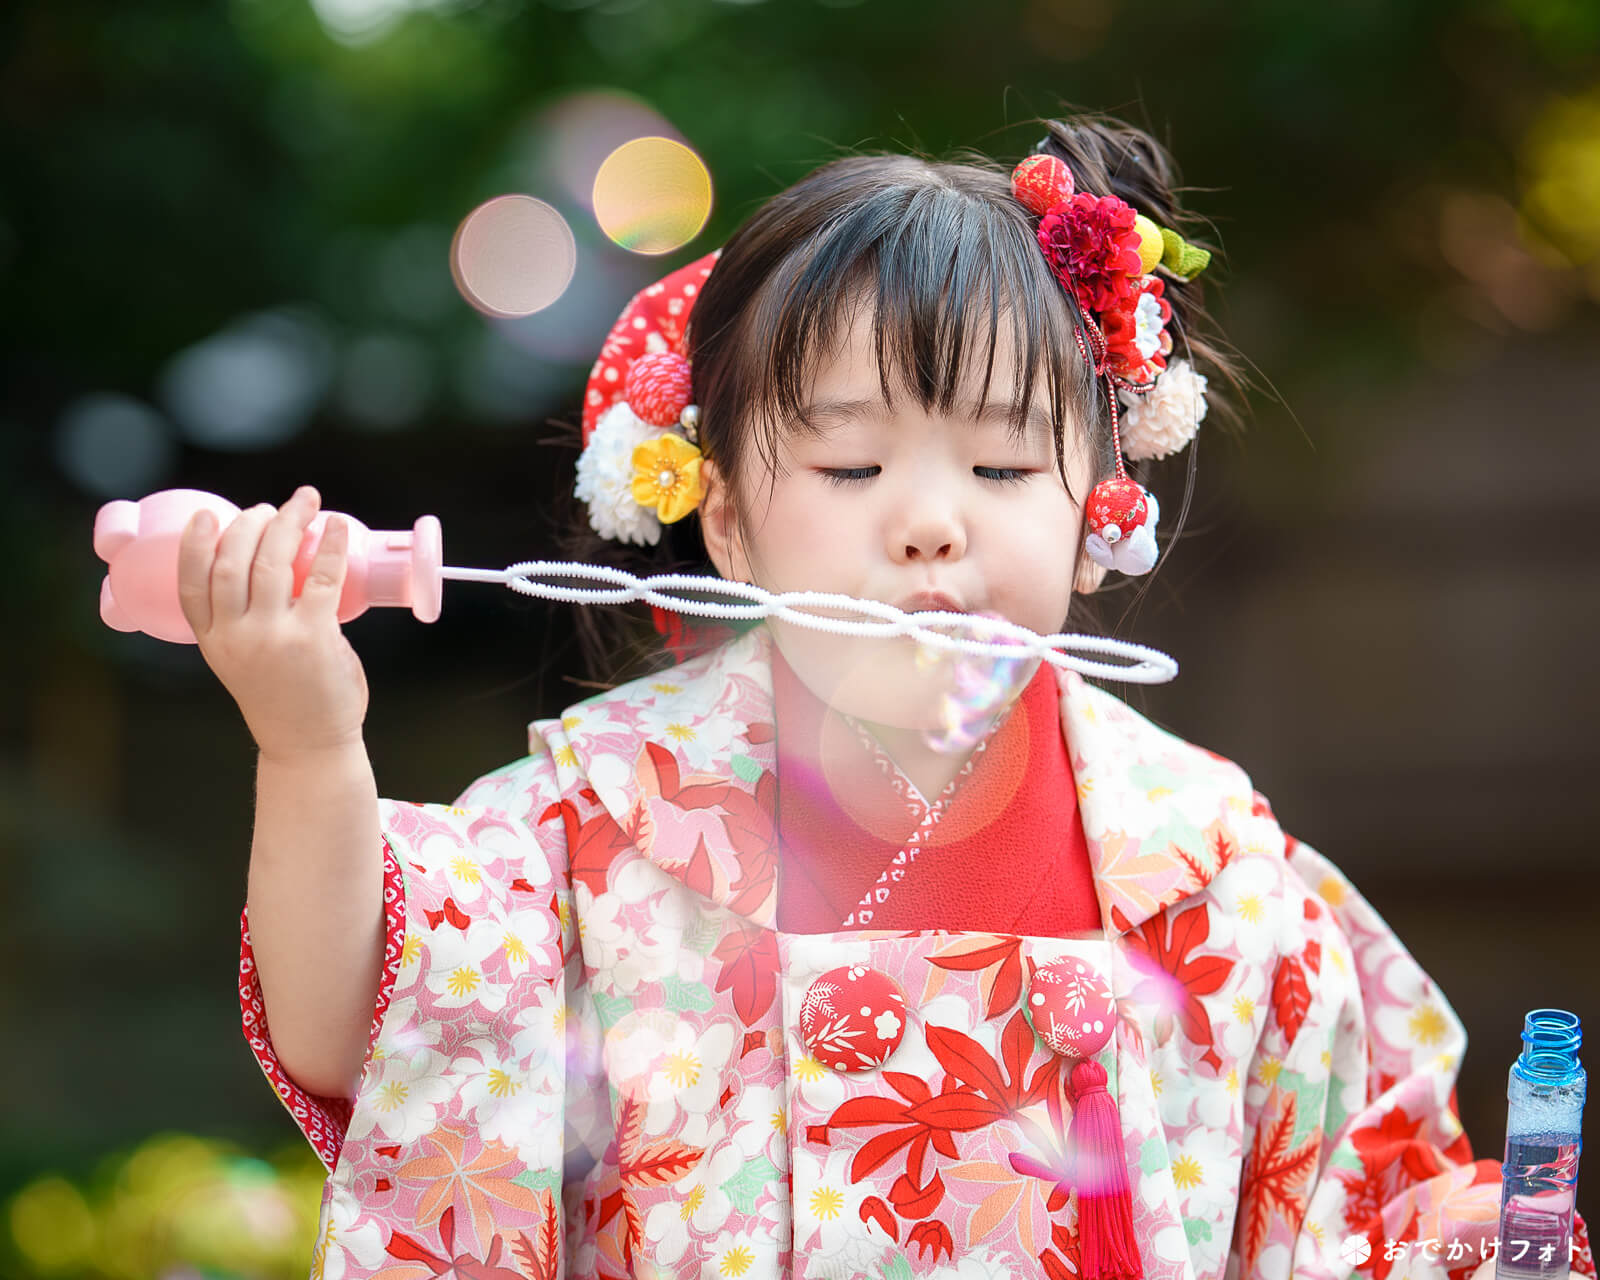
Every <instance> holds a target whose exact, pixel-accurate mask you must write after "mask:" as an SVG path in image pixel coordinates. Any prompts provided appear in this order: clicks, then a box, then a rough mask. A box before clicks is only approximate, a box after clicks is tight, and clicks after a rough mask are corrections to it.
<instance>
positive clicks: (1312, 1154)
mask: <svg viewBox="0 0 1600 1280" xmlns="http://www.w3.org/2000/svg"><path fill="white" fill-rule="evenodd" d="M1297 1099H1298V1095H1297V1094H1296V1093H1295V1092H1294V1091H1293V1090H1284V1089H1279V1088H1278V1087H1277V1086H1276V1085H1274V1086H1273V1087H1272V1092H1271V1093H1270V1094H1269V1095H1268V1097H1267V1102H1266V1105H1265V1106H1264V1107H1263V1108H1262V1112H1261V1117H1260V1118H1259V1119H1258V1120H1257V1121H1256V1137H1255V1143H1254V1144H1253V1145H1252V1147H1251V1149H1250V1154H1249V1156H1248V1157H1246V1159H1245V1162H1244V1175H1243V1182H1242V1185H1241V1188H1240V1192H1239V1202H1240V1207H1239V1227H1240V1231H1241V1232H1242V1233H1243V1236H1244V1261H1245V1266H1246V1267H1247V1268H1248V1267H1253V1266H1254V1265H1255V1263H1256V1259H1257V1258H1258V1257H1259V1256H1260V1254H1261V1249H1262V1246H1264V1245H1265V1244H1266V1242H1267V1229H1268V1227H1269V1226H1271V1224H1272V1222H1273V1220H1274V1219H1277V1220H1279V1221H1281V1222H1286V1223H1287V1224H1288V1226H1289V1230H1290V1232H1291V1233H1293V1232H1298V1231H1299V1230H1300V1223H1301V1221H1302V1219H1304V1218H1305V1216H1306V1191H1307V1188H1308V1187H1309V1184H1310V1179H1311V1175H1312V1173H1313V1171H1314V1170H1315V1169H1316V1164H1317V1153H1318V1152H1319V1151H1320V1150H1321V1149H1322V1135H1321V1133H1320V1132H1319V1131H1317V1130H1313V1131H1312V1132H1311V1133H1310V1134H1309V1135H1308V1136H1307V1138H1306V1140H1305V1141H1304V1142H1302V1143H1301V1144H1300V1145H1299V1146H1298V1147H1295V1146H1291V1145H1290V1142H1291V1139H1292V1138H1293V1136H1294V1126H1295V1112H1296V1107H1297Z"/></svg>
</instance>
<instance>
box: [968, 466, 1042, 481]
mask: <svg viewBox="0 0 1600 1280" xmlns="http://www.w3.org/2000/svg"><path fill="white" fill-rule="evenodd" d="M972 473H973V474H974V475H975V476H977V477H978V478H979V479H980V480H993V481H994V482H995V483H996V484H1021V483H1022V482H1023V481H1024V480H1026V479H1027V478H1028V477H1029V476H1031V475H1032V474H1033V472H1031V471H1027V470H1024V469H1023V468H1020V467H973V468H972Z"/></svg>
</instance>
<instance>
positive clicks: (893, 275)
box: [696, 157, 1100, 480]
mask: <svg viewBox="0 0 1600 1280" xmlns="http://www.w3.org/2000/svg"><path fill="white" fill-rule="evenodd" d="M852 169H857V170H859V172H857V173H855V174H852V173H851V170H852ZM823 172H832V173H833V174H835V175H838V176H839V177H840V178H842V179H844V180H845V181H844V182H843V183H841V184H840V185H843V186H847V187H853V188H854V189H853V190H851V191H850V197H851V198H849V199H847V200H841V201H839V202H838V206H837V207H836V208H834V209H831V210H828V209H827V206H829V205H832V204H833V202H832V201H829V200H826V199H822V200H819V201H817V204H818V205H820V206H823V208H821V209H819V211H818V216H817V218H816V223H817V225H816V226H815V228H814V230H812V232H811V234H809V235H805V236H803V237H792V238H790V239H789V242H788V244H787V245H784V246H783V247H782V248H783V251H782V252H775V253H773V255H772V257H771V259H769V261H770V266H769V267H768V269H767V270H766V271H765V272H764V273H762V274H761V275H759V276H757V277H756V278H755V279H753V280H751V282H750V283H751V284H752V285H754V288H753V289H752V290H751V292H750V294H747V295H746V308H745V309H744V316H743V320H744V323H743V324H740V325H737V326H736V327H737V328H739V329H742V330H743V332H742V333H741V334H739V335H738V338H737V342H736V348H735V350H730V351H729V352H728V354H729V355H730V356H732V357H733V358H732V359H731V360H730V361H729V364H730V365H731V366H734V367H731V368H729V369H728V371H727V375H726V379H725V381H726V383H727V385H724V386H719V387H716V388H710V387H708V388H706V392H707V393H708V395H707V399H711V398H712V397H713V396H714V397H715V398H716V399H718V400H722V397H723V395H726V397H727V399H726V400H723V403H726V404H732V405H739V406H741V408H742V411H743V412H742V415H741V416H743V417H744V418H745V423H744V425H745V427H746V429H747V430H749V431H750V433H751V435H752V436H753V437H754V438H755V442H756V444H757V447H758V449H759V450H760V452H761V454H762V455H763V457H764V459H765V461H766V463H767V465H768V467H769V468H770V469H772V470H774V471H775V470H776V467H777V459H778V457H779V445H780V443H781V441H782V439H783V435H784V433H785V432H790V431H805V432H817V431H818V430H819V429H820V428H819V427H818V426H817V424H816V423H814V422H813V421H812V420H811V419H810V417H809V416H808V400H809V396H810V387H811V382H812V379H813V377H814V375H815V372H816V370H817V368H818V367H819V366H820V365H821V364H822V363H823V362H824V361H826V360H827V359H829V358H831V357H832V356H834V355H836V354H837V353H838V352H839V350H840V348H841V345H842V344H843V342H844V341H845V339H846V337H847V336H848V335H849V334H850V332H851V331H852V328H853V327H854V326H855V325H856V324H857V323H859V322H860V321H862V320H865V319H867V312H868V309H869V308H870V326H869V327H868V329H867V330H866V331H867V332H870V334H871V336H872V346H873V356H874V359H875V362H876V365H877V373H878V382H879V386H880V388H881V391H882V395H883V399H884V402H885V404H886V405H887V406H889V407H890V408H891V410H892V408H893V406H894V404H895V403H896V401H897V400H898V398H899V397H901V396H909V397H910V398H911V400H912V401H913V402H914V403H915V404H917V405H918V406H919V407H920V408H922V409H923V410H924V411H925V412H927V413H929V414H932V415H940V416H947V415H951V414H956V413H959V412H961V411H962V410H963V409H965V408H966V407H967V404H966V402H967V401H968V399H969V398H970V396H971V393H972V391H973V390H975V391H976V399H977V402H978V403H980V404H981V403H984V402H985V401H987V400H988V396H989V390H990V387H991V384H992V383H993V381H994V378H995V375H996V373H997V366H996V361H997V359H1000V358H1002V357H1003V358H1006V359H1008V360H1009V362H1010V364H1011V368H1010V370H1009V372H1010V374H1011V381H1010V386H1011V387H1012V388H1014V389H1015V395H1014V396H1013V397H1012V398H1011V400H1010V402H1009V404H1008V405H1007V413H1006V419H1007V423H1008V425H1009V427H1010V429H1011V430H1012V431H1013V432H1014V433H1016V434H1018V435H1020V434H1022V433H1023V432H1024V431H1025V430H1026V429H1027V425H1028V421H1029V415H1030V414H1031V413H1032V411H1033V408H1034V404H1035V402H1036V401H1037V402H1038V403H1039V405H1040V406H1041V407H1042V408H1043V409H1044V410H1045V411H1046V416H1047V417H1048V419H1049V421H1050V423H1051V424H1052V434H1053V437H1054V447H1055V456H1056V464H1057V467H1058V469H1059V470H1060V471H1061V473H1062V478H1063V480H1065V478H1066V461H1065V453H1066V449H1065V439H1066V433H1067V430H1068V429H1069V427H1071V426H1072V424H1074V423H1077V424H1078V426H1079V429H1081V432H1082V434H1083V435H1084V436H1085V438H1086V439H1087V438H1090V437H1093V436H1098V434H1100V433H1098V432H1094V431H1093V430H1092V428H1093V423H1094V415H1095V412H1096V409H1095V400H1094V397H1093V388H1092V386H1091V384H1090V381H1089V378H1088V376H1087V370H1086V368H1085V365H1084V361H1083V359H1082V357H1081V355H1080V354H1079V351H1078V347H1077V342H1076V339H1075V336H1074V335H1075V328H1076V315H1075V311H1074V308H1073V304H1072V303H1071V302H1070V300H1069V299H1068V296H1067V293H1066V291H1065V290H1064V289H1063V288H1062V287H1061V285H1060V284H1059V282H1058V281H1057V280H1056V278H1055V276H1054V274H1053V273H1052V272H1051V271H1050V268H1049V266H1048V264H1047V263H1046V262H1045V259H1044V255H1043V253H1042V252H1041V250H1040V248H1039V245H1038V241H1037V239H1036V238H1035V231H1034V226H1033V221H1032V219H1031V217H1030V216H1029V215H1028V213H1027V211H1026V210H1025V209H1023V207H1022V206H1021V205H1020V204H1019V203H1018V202H1017V201H1016V200H1015V199H1014V198H1013V196H1012V194H1011V188H1010V181H1009V178H1007V177H1006V176H1005V175H1004V174H1001V173H999V172H998V171H997V170H995V169H993V168H991V167H988V166H982V165H979V164H944V165H930V164H927V163H925V162H922V161H917V160H912V159H910V158H909V157H858V158H856V159H854V160H850V161H842V162H838V163H837V164H835V165H831V166H828V168H827V169H826V170H824V171H823ZM852 176H853V177H855V178H856V179H857V181H855V182H850V181H849V179H850V178H851V177H852ZM863 186H864V187H865V188H866V189H865V190H863V189H862V188H863ZM795 212H798V211H797V210H793V209H791V210H790V213H791V214H793V213H795ZM830 212H831V214H832V215H833V216H827V214H828V213H830ZM730 247H731V246H730ZM717 275H718V271H717V270H713V271H712V273H711V277H710V279H709V280H708V281H707V284H706V291H707V294H708V295H709V294H710V292H711V290H712V288H713V287H714V285H715V284H716V283H718V282H717ZM730 283H731V282H730ZM709 301H712V299H711V298H710V297H709V296H707V297H705V298H702V299H701V304H700V305H702V306H703V305H704V303H706V302H709ZM699 309H700V308H699V306H697V308H696V310H697V313H698V312H699ZM726 336H727V337H729V338H732V337H733V335H732V334H728V335H726ZM719 345H720V344H719ZM719 381H724V379H719ZM719 393H720V394H719ZM702 403H703V404H704V403H705V401H702ZM707 407H708V409H709V406H707Z"/></svg>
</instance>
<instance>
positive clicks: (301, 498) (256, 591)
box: [250, 485, 322, 612]
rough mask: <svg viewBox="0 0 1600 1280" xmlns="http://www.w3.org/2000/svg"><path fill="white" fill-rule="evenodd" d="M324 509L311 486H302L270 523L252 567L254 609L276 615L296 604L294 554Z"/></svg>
mask: <svg viewBox="0 0 1600 1280" xmlns="http://www.w3.org/2000/svg"><path fill="white" fill-rule="evenodd" d="M321 505H322V498H321V495H319V494H318V493H317V491H316V490H315V489H313V488H312V487H311V486H310V485H301V486H300V488H298V489H296V490H295V491H294V495H293V496H292V497H291V498H290V499H289V501H287V502H286V503H284V504H283V506H282V508H281V509H279V511H278V512H277V514H276V515H274V516H273V517H272V519H271V520H270V521H268V523H267V526H266V528H265V530H264V531H263V532H262V534H261V543H260V546H259V548H258V549H257V551H256V556H255V561H254V563H253V564H252V565H251V567H250V605H251V607H252V608H253V609H260V610H262V611H263V612H277V611H282V610H286V609H288V608H289V607H290V605H291V604H292V603H293V600H294V561H295V554H296V552H297V551H298V550H299V548H300V543H301V542H302V541H303V540H304V538H305V532H306V526H307V525H309V524H310V523H311V521H312V519H313V518H315V516H316V514H317V510H318V508H319V507H320V506H321ZM269 510H270V508H269Z"/></svg>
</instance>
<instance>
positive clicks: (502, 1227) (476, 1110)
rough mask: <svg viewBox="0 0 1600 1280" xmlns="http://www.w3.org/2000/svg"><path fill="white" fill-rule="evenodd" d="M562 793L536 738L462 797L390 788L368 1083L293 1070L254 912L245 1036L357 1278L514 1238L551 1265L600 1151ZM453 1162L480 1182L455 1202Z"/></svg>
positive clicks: (509, 1243)
mask: <svg viewBox="0 0 1600 1280" xmlns="http://www.w3.org/2000/svg"><path fill="white" fill-rule="evenodd" d="M558 796H559V789H558V787H557V785H556V780H555V773H554V766H553V764H552V762H551V760H550V758H549V755H548V753H536V754H534V755H531V756H529V757H527V758H526V759H524V760H522V761H518V762H517V763H516V764H513V765H511V766H508V767H507V768H506V769H503V770H499V771H497V772H496V773H493V774H489V775H487V776H486V777H484V778H480V779H479V780H478V781H477V782H475V783H474V784H473V785H472V786H471V787H469V788H468V789H467V791H466V792H465V793H464V794H463V795H462V796H461V798H460V800H461V802H460V803H457V804H455V805H450V806H444V805H419V804H411V803H405V802H396V801H388V800H381V801H379V810H380V824H381V830H382V833H383V859H384V903H385V917H386V922H387V930H386V934H387V936H386V941H385V967H384V974H383V980H382V983H381V986H380V991H379V994H378V999H377V1003H376V1007H375V1009H374V1012H373V1021H372V1032H371V1038H370V1041H369V1050H368V1058H367V1061H366V1063H365V1065H364V1066H363V1068H362V1074H361V1079H360V1084H359V1086H358V1088H357V1092H356V1096H355V1097H354V1098H353V1099H345V1098H323V1097H318V1096H316V1095H312V1094H309V1093H307V1092H306V1091H305V1090H303V1089H301V1088H299V1086H298V1085H297V1084H296V1083H295V1082H294V1081H293V1080H292V1079H291V1078H289V1076H288V1075H287V1074H286V1073H285V1072H284V1071H283V1069H282V1066H281V1064H280V1063H279V1062H278V1059H277V1055H276V1053H275V1052H274V1050H273V1047H272V1041H271V1036H270V1033H269V1030H268V1028H267V1025H266V1020H265V1017H264V1014H263V1011H262V1006H261V993H260V986H259V983H258V982H257V981H256V975H255V971H254V966H253V963H252V958H251V951H250V940H249V922H248V916H246V918H245V920H244V922H243V930H242V933H243V947H242V963H241V972H240V996H241V1003H242V1006H243V1012H244V1023H245V1034H246V1037H247V1038H248V1040H249V1042H250V1046H251V1048H252V1050H253V1051H254V1052H255V1055H256V1058H257V1061H258V1062H259V1063H260V1065H261V1068H262V1070H263V1072H264V1073H265V1074H266V1075H267V1078H268V1080H269V1082H271V1084H272V1085H273V1087H274V1089H275V1090H276V1092H277V1093H278V1096H279V1097H280V1099H282V1101H283V1103H284V1105H285V1107H286V1108H287V1109H288V1110H289V1113H290V1115H291V1116H292V1117H293V1118H294V1120H295V1122H296V1124H297V1125H298V1126H299V1127H300V1129H301V1131H302V1132H303V1133H304V1134H305V1136H306V1138H307V1140H308V1141H309V1142H310V1143H311V1144H312V1146H313V1147H314V1148H315V1149H316V1151H317V1154H318V1155H319V1156H320V1157H321V1159H322V1161H323V1163H324V1165H325V1166H326V1167H327V1168H328V1170H329V1172H330V1177H329V1180H328V1188H327V1191H326V1192H325V1195H324V1202H323V1222H322V1230H321V1231H320V1232H319V1239H324V1240H332V1239H335V1238H337V1239H340V1240H343V1241H345V1242H346V1246H345V1252H346V1254H347V1256H346V1258H345V1259H344V1262H345V1264H346V1265H345V1268H344V1274H345V1275H347V1276H349V1275H352V1274H359V1275H366V1274H370V1272H369V1271H368V1270H366V1269H364V1268H376V1267H379V1266H381V1265H382V1264H383V1263H384V1262H385V1260H386V1258H387V1260H388V1261H390V1262H392V1261H393V1256H394V1255H393V1249H394V1248H396V1247H399V1248H401V1249H402V1251H407V1250H409V1251H410V1252H409V1253H408V1254H406V1255H405V1256H408V1257H410V1258H412V1259H414V1260H421V1258H422V1255H423V1254H426V1255H428V1256H429V1257H432V1258H436V1259H444V1260H448V1259H451V1258H456V1259H457V1260H459V1259H460V1258H461V1257H462V1256H472V1257H474V1258H476V1259H478V1260H481V1261H483V1262H484V1263H485V1264H486V1265H489V1264H490V1262H491V1259H493V1260H494V1261H495V1263H496V1264H498V1265H504V1263H505V1262H506V1261H507V1260H509V1258H510V1257H511V1255H512V1254H513V1253H514V1254H515V1255H516V1257H517V1258H519V1259H521V1260H522V1261H523V1263H524V1264H525V1265H526V1266H528V1267H534V1268H535V1270H533V1271H530V1272H529V1274H543V1271H542V1270H540V1268H542V1266H543V1262H542V1261H540V1260H541V1259H544V1258H546V1257H548V1258H549V1259H551V1261H550V1267H551V1271H550V1274H552V1275H553V1274H554V1270H553V1268H554V1262H553V1259H554V1256H555V1254H554V1253H553V1252H551V1251H552V1250H554V1249H555V1248H556V1247H557V1246H556V1241H557V1239H558V1238H559V1235H560V1225H559V1224H560V1203H561V1190H562V1184H563V1179H564V1166H566V1165H567V1164H569V1163H570V1160H571V1158H572V1155H573V1153H572V1148H573V1147H574V1146H577V1147H579V1148H580V1150H579V1152H578V1158H580V1159H582V1158H584V1156H585V1154H586V1153H585V1152H584V1151H583V1150H582V1149H581V1148H582V1146H583V1144H582V1141H581V1135H580V1136H578V1137H575V1136H574V1135H573V1133H572V1132H571V1123H570V1118H569V1116H568V1114H567V1113H568V1111H569V1108H568V1106H567V1098H568V1094H569V1091H570V1090H572V1089H574V1088H576V1089H579V1090H582V1091H585V1092H587V1090H588V1084H587V1083H586V1082H585V1080H584V1077H585V1076H586V1075H588V1074H589V1073H590V1070H591V1068H590V1065H589V1064H590V1059H597V1057H598V1047H597V1044H594V1045H590V1044H588V1043H587V1041H589V1040H594V1041H596V1042H597V1041H598V1031H597V1029H596V1028H595V1027H594V1026H593V1025H592V1024H593V1023H594V1018H593V1014H592V1002H590V1001H588V1000H587V998H586V993H583V992H581V991H577V990H575V989H574V987H575V984H576V983H577V982H578V980H579V977H580V976H581V965H580V963H579V962H578V958H577V956H576V951H577V948H576V945H575V931H574V927H573V916H572V906H571V893H570V883H569V878H568V873H567V861H566V859H567V852H566V844H565V837H564V833H563V830H562V828H561V825H560V824H559V823H549V824H541V823H540V822H539V821H538V817H539V814H540V813H541V812H542V811H544V810H545V809H546V808H547V807H548V805H549V804H550V803H551V802H553V801H554V800H555V799H557V798H558ZM574 1011H577V1016H571V1015H572V1014H573V1013H574ZM585 1011H587V1012H585ZM569 1064H570V1070H569ZM569 1074H570V1075H572V1076H574V1077H577V1078H575V1079H572V1080H569V1078H568V1077H569ZM579 1110H580V1111H581V1107H580V1108H579ZM452 1169H454V1170H456V1174H455V1175H454V1176H455V1177H461V1176H462V1175H463V1174H464V1172H465V1171H468V1170H470V1171H471V1175H472V1176H471V1178H470V1182H471V1185H472V1187H473V1188H475V1191H474V1193H473V1194H471V1195H468V1196H466V1197H465V1198H464V1199H463V1200H462V1201H461V1203H459V1204H454V1203H448V1204H447V1200H448V1197H446V1199H441V1197H440V1195H439V1193H438V1188H439V1187H441V1186H448V1185H454V1184H453V1182H452V1178H451V1177H450V1176H447V1175H449V1171H450V1170H452ZM462 1185H466V1184H465V1182H463V1184H462ZM446 1210H448V1211H446ZM397 1240H399V1241H401V1242H402V1243H401V1244H400V1245H398V1246H396V1244H395V1241H397ZM497 1274H498V1273H497Z"/></svg>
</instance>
